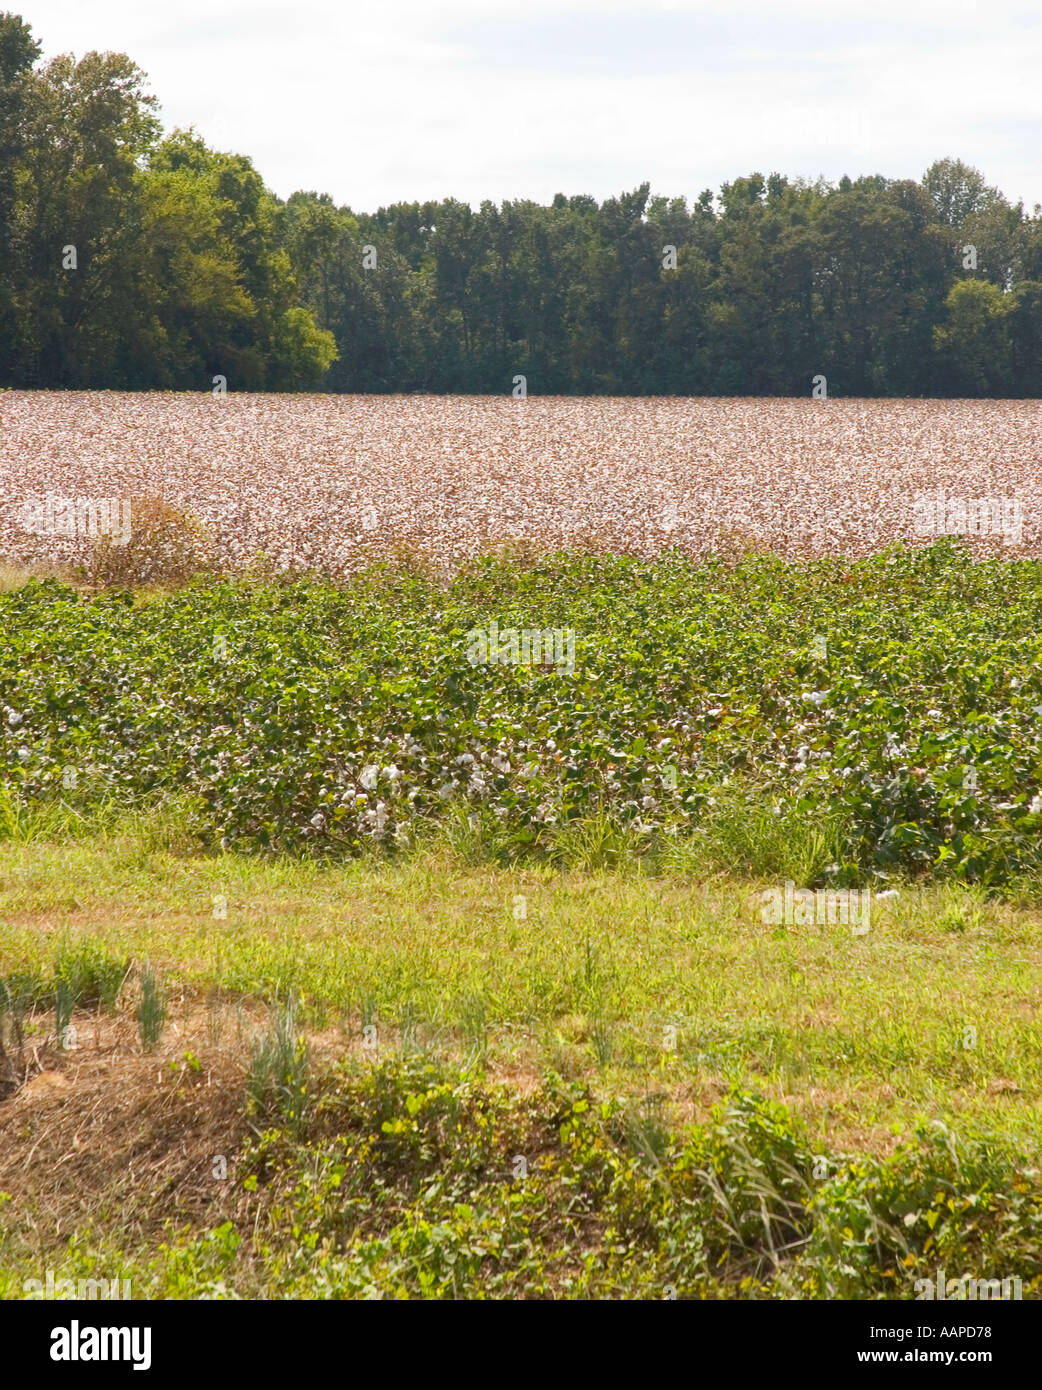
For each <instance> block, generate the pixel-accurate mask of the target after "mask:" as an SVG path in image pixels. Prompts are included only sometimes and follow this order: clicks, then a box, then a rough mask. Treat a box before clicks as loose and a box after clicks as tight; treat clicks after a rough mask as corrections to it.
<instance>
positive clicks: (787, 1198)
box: [0, 817, 1042, 1297]
mask: <svg viewBox="0 0 1042 1390" xmlns="http://www.w3.org/2000/svg"><path fill="white" fill-rule="evenodd" d="M174 832H175V827H174V826H172V825H171V824H170V823H169V821H166V822H164V820H163V818H162V817H159V818H155V819H154V820H153V822H152V823H151V825H150V826H149V825H148V818H147V817H139V818H137V820H136V821H134V822H132V823H127V822H124V823H123V825H122V826H121V827H119V826H116V827H110V829H109V830H108V831H106V832H104V833H102V832H95V833H94V834H93V835H87V834H84V835H83V836H82V837H81V838H80V839H78V840H75V841H69V840H65V841H61V842H55V841H53V840H50V839H48V838H47V837H46V836H42V837H41V836H37V837H36V838H29V839H21V840H13V839H8V840H7V841H4V842H2V843H0V884H2V888H0V977H3V978H5V979H6V980H7V982H8V993H9V995H11V997H13V989H14V987H17V988H20V989H21V990H22V995H21V997H22V1001H23V1002H22V1008H21V1015H20V1020H21V1028H22V1030H23V1032H24V1035H25V1036H24V1046H23V1048H22V1049H21V1053H20V1054H19V1055H20V1056H21V1059H22V1061H23V1063H24V1061H25V1058H26V1057H27V1056H30V1055H35V1057H36V1058H37V1065H36V1066H35V1067H34V1066H32V1065H29V1066H25V1067H24V1070H23V1073H22V1075H21V1084H20V1087H19V1088H18V1089H16V1090H15V1091H14V1094H13V1095H11V1096H10V1097H9V1099H8V1100H7V1101H6V1102H4V1103H3V1104H0V1151H5V1152H6V1158H0V1194H3V1193H5V1192H6V1193H8V1194H9V1195H10V1197H11V1201H10V1202H8V1203H5V1202H4V1198H3V1196H2V1195H0V1241H2V1242H3V1243H2V1244H0V1291H2V1290H3V1289H4V1288H5V1287H6V1289H7V1292H8V1294H9V1296H16V1295H17V1291H18V1289H20V1287H21V1282H22V1281H23V1280H24V1279H28V1278H38V1277H40V1276H39V1263H40V1258H41V1252H43V1253H44V1254H45V1255H46V1260H47V1263H48V1267H54V1268H55V1269H56V1270H58V1271H59V1275H58V1277H71V1278H76V1277H86V1276H87V1275H89V1273H90V1271H93V1273H94V1274H95V1275H98V1274H99V1271H101V1272H104V1273H105V1275H106V1276H107V1277H110V1278H114V1277H116V1275H117V1274H119V1275H120V1276H121V1277H129V1278H131V1280H132V1283H133V1284H134V1285H135V1286H136V1288H137V1289H138V1290H139V1291H141V1290H143V1291H144V1292H137V1293H136V1294H135V1296H137V1297H140V1296H148V1297H181V1296H211V1297H213V1296H216V1297H222V1296H228V1295H230V1294H231V1293H232V1292H234V1293H236V1294H237V1295H239V1296H267V1297H316V1296H317V1297H323V1296H337V1297H376V1296H379V1297H460V1296H490V1297H498V1296H519V1295H521V1296H528V1297H540V1296H554V1297H571V1296H633V1297H663V1296H667V1297H671V1296H672V1292H669V1293H666V1294H665V1295H664V1294H663V1292H662V1289H663V1288H668V1289H669V1290H671V1291H675V1290H677V1289H679V1291H680V1292H679V1296H681V1297H698V1296H710V1295H711V1296H725V1297H782V1296H784V1297H793V1296H796V1297H822V1296H832V1297H835V1296H854V1297H888V1296H897V1297H908V1296H911V1295H910V1292H909V1289H910V1281H912V1280H913V1278H919V1277H920V1276H921V1277H930V1278H932V1277H933V1271H934V1267H935V1265H936V1263H937V1260H938V1258H940V1257H939V1255H938V1251H941V1250H942V1245H943V1242H942V1235H943V1231H944V1230H945V1229H947V1230H948V1235H947V1236H946V1237H945V1239H947V1240H948V1245H947V1246H944V1247H943V1249H944V1250H945V1251H947V1253H945V1254H944V1259H941V1263H942V1264H944V1260H947V1261H948V1264H947V1265H946V1266H945V1267H946V1268H949V1269H955V1268H956V1264H957V1261H958V1260H960V1259H961V1260H962V1261H963V1263H962V1265H960V1266H959V1273H960V1274H961V1273H963V1272H966V1273H971V1274H973V1275H974V1276H977V1275H980V1274H991V1273H999V1274H1002V1275H1003V1276H1006V1275H1012V1274H1017V1275H1018V1277H1021V1274H1022V1273H1023V1272H1024V1271H1029V1267H1030V1266H1031V1261H1032V1260H1034V1261H1035V1268H1037V1267H1038V1255H1039V1244H1040V1243H1039V1239H1038V1235H1037V1232H1038V1229H1039V1227H1040V1226H1042V1214H1040V1213H1042V1193H1039V1194H1036V1193H1035V1188H1034V1186H1033V1182H1034V1180H1033V1179H1032V1178H1031V1176H1030V1175H1031V1173H1032V1171H1033V1168H1034V1166H1035V1165H1037V1164H1038V1161H1039V1136H1040V1134H1042V1125H1040V1120H1042V1046H1040V1043H1042V1036H1040V1025H1039V1023H1038V1005H1039V1002H1040V1000H1042V945H1040V942H1039V933H1038V916H1037V913H1036V912H1035V911H1034V910H1033V909H1032V908H1024V907H1018V906H1016V905H1013V904H1011V903H1008V902H1007V903H1003V902H1000V901H998V900H995V899H991V898H988V897H987V896H986V895H984V894H983V893H982V892H981V891H980V890H979V889H974V888H972V887H967V886H964V885H953V884H947V885H943V886H938V885H934V886H923V885H917V886H906V887H904V888H902V889H901V891H900V893H899V896H898V897H897V898H896V899H890V900H886V901H884V902H882V903H877V904H874V915H873V918H872V922H871V929H870V931H869V932H868V934H867V935H865V936H863V937H856V936H854V935H853V934H852V933H851V931H850V930H849V928H845V927H841V926H839V927H827V926H826V927H798V926H788V927H781V928H779V927H776V926H772V925H770V924H768V923H765V922H764V921H763V920H762V919H761V912H760V896H759V894H760V891H761V890H762V887H763V883H762V882H759V881H754V880H751V879H738V878H731V877H727V876H724V875H717V876H715V877H711V878H708V879H705V878H703V879H695V878H692V877H691V876H689V875H685V874H683V873H680V872H676V871H673V872H663V873H659V874H657V875H655V876H651V875H649V874H648V873H647V872H646V871H645V870H644V866H643V861H641V860H639V859H638V860H634V859H632V858H626V857H625V856H623V857H622V858H621V859H619V860H618V861H617V862H615V865H614V867H613V868H611V869H602V868H584V869H567V868H565V869H559V868H554V867H552V866H550V865H544V866H540V867H538V868H531V867H530V868H516V867H515V868H512V869H510V868H502V867H498V866H495V865H489V864H487V863H484V864H482V863H474V862H471V859H470V857H469V856H468V855H466V854H464V855H462V856H461V855H460V854H459V853H458V852H457V849H454V848H453V847H452V844H451V841H450V838H449V837H446V839H445V840H444V841H443V842H441V843H440V845H439V844H436V843H429V844H428V845H426V846H425V847H424V848H423V849H422V850H419V849H418V850H416V851H415V852H414V853H413V855H412V856H410V857H404V858H402V859H401V860H399V861H398V862H390V861H387V860H378V859H362V860H358V861H352V862H349V863H347V864H338V865H329V864H324V865H323V864H320V863H316V862H309V861H301V860H290V859H286V858H282V859H274V860H270V861H267V862H264V861H258V860H256V859H247V858H242V857H239V856H235V855H231V854H226V855H217V856H213V855H204V854H200V853H192V852H186V849H185V845H186V843H187V842H188V841H190V836H186V834H185V833H174ZM182 832H183V828H182ZM220 897H223V898H224V899H225V900H226V903H227V916H226V917H215V915H214V911H215V909H214V907H213V903H214V899H215V898H220ZM134 981H137V983H136V984H135V983H134ZM56 992H57V993H58V994H59V995H60V997H61V1000H62V1004H61V1008H62V1009H64V1010H65V1011H66V1013H67V1014H68V1015H69V1016H70V1017H71V1019H72V1023H73V1035H74V1036H75V1037H77V1038H78V1039H79V1042H78V1044H77V1045H76V1047H75V1048H74V1049H73V1050H68V1049H61V1048H60V1047H59V1038H58V1036H57V1033H56V1029H55V1012H54V1009H55V998H56ZM150 999H151V1003H150V1002H149V1000H150ZM164 1001H165V1004H164ZM135 1002H137V1009H136V1019H137V1020H140V1024H141V1026H140V1029H139V1027H138V1026H137V1023H136V1021H135ZM164 1007H165V1009H166V1017H165V1022H164V1023H163V1026H162V1029H161V1030H160V1028H159V1026H158V1025H159V1022H160V1021H161V1015H162V1010H163V1008H164ZM65 1023H66V1025H67V1024H68V1018H66V1019H65ZM6 1036H7V1037H8V1044H9V1045H8V1055H9V1057H14V1055H15V1047H14V1033H13V1032H12V1030H11V1029H10V1027H9V1028H8V1030H7V1034H6ZM40 1068H42V1071H41V1070H40ZM45 1086H46V1088H47V1089H46V1093H44V1091H43V1088H44V1087H45ZM117 1091H118V1096H117ZM52 1092H53V1094H52ZM19 1107H21V1108H20V1109H19ZM49 1107H50V1108H49ZM121 1107H122V1108H121ZM764 1107H766V1109H765V1108H764ZM5 1112H6V1114H5ZM182 1112H183V1113H182ZM88 1115H89V1116H90V1117H92V1118H91V1123H90V1124H86V1122H85V1120H84V1117H85V1116H88ZM102 1122H103V1130H104V1132H103V1133H96V1135H95V1138H94V1140H93V1143H94V1145H95V1147H96V1149H97V1152H95V1151H93V1150H92V1149H91V1143H92V1141H91V1138H90V1135H91V1133H92V1132H93V1126H97V1125H98V1124H102ZM750 1125H752V1126H753V1128H754V1130H755V1131H756V1132H755V1134H754V1135H753V1137H752V1138H750V1134H749V1132H748V1130H749V1126H750ZM74 1129H75V1130H76V1132H77V1133H80V1132H84V1133H86V1134H87V1135H88V1138H87V1141H86V1145H85V1150H86V1151H87V1152H86V1153H85V1155H81V1156H80V1157H79V1158H78V1160H77V1162H79V1163H80V1164H82V1165H83V1172H82V1174H80V1175H79V1176H77V1175H76V1170H75V1168H74V1169H70V1170H69V1175H68V1181H69V1182H70V1184H72V1186H71V1187H70V1190H69V1191H68V1192H67V1193H65V1194H64V1196H63V1195H62V1184H61V1182H60V1181H57V1182H56V1181H55V1180H54V1178H53V1176H48V1173H49V1172H50V1173H53V1169H50V1168H49V1167H48V1165H47V1164H46V1162H45V1163H43V1164H42V1165H41V1163H40V1159H41V1158H43V1157H44V1154H45V1152H46V1150H44V1151H43V1152H41V1153H37V1154H36V1159H35V1160H34V1161H33V1162H32V1163H29V1164H28V1165H27V1164H26V1161H25V1160H26V1158H27V1156H29V1155H30V1153H33V1152H35V1147H34V1146H38V1145H41V1144H44V1143H45V1142H46V1143H50V1144H51V1145H54V1146H56V1148H55V1150H54V1152H55V1154H63V1153H65V1152H67V1143H68V1134H69V1133H70V1132H71V1131H72V1130H74ZM121 1135H122V1136H123V1137H122V1138H121V1137H120V1136H121ZM121 1144H122V1145H124V1146H125V1148H126V1151H127V1153H128V1154H137V1155H138V1158H137V1159H123V1158H121V1156H120V1155H121V1152H122V1150H121V1147H120V1146H121ZM706 1146H708V1148H707V1147H706ZM714 1146H715V1147H714ZM757 1146H759V1148H757ZM953 1146H954V1147H953ZM142 1153H145V1154H147V1155H149V1156H150V1157H149V1161H152V1162H153V1164H154V1172H153V1173H152V1174H151V1176H149V1175H148V1174H147V1173H143V1172H142V1168H141V1162H142V1160H141V1158H140V1155H141V1154H142ZM953 1153H955V1154H956V1155H958V1154H962V1155H963V1157H961V1158H959V1157H956V1158H955V1159H952V1154H953ZM981 1154H983V1155H984V1156H983V1157H981ZM974 1155H977V1156H976V1157H974ZM519 1157H520V1158H522V1159H523V1160H524V1162H523V1164H522V1166H521V1167H520V1168H519V1167H518V1159H519ZM953 1163H954V1167H953V1166H952V1164H953ZM945 1164H947V1165H948V1167H947V1168H945V1167H944V1165H945ZM973 1164H977V1165H978V1169H979V1171H977V1170H975V1169H973ZM981 1165H983V1166H981ZM222 1167H223V1170H224V1171H225V1173H226V1174H229V1173H230V1176H226V1177H225V1178H224V1179H220V1180H218V1179H217V1178H215V1177H211V1172H213V1173H217V1172H218V1171H220V1170H221V1169H222ZM493 1170H494V1173H493ZM515 1170H516V1171H517V1172H522V1173H523V1174H524V1175H525V1176H524V1177H523V1179H520V1178H517V1177H516V1173H515ZM693 1173H696V1174H701V1177H699V1178H697V1180H696V1178H695V1177H693V1176H692V1174H693ZM815 1173H816V1174H817V1177H815V1176H814V1175H815ZM490 1174H492V1176H490ZM504 1174H508V1175H510V1181H509V1182H507V1183H506V1185H504V1184H505V1179H504V1176H503V1175H504ZM1024 1174H1027V1176H1026V1177H1025V1176H1024ZM656 1175H658V1176H656ZM692 1184H694V1185H693V1186H692ZM895 1184H896V1186H895ZM902 1184H903V1186H902ZM909 1184H911V1186H912V1187H913V1188H914V1189H915V1192H914V1194H913V1196H908V1195H907V1193H906V1192H905V1188H907V1187H908V1185H909ZM1018 1184H1020V1185H1021V1187H1020V1188H1018V1186H1017V1185H1018ZM1021 1188H1022V1189H1023V1191H1021ZM926 1189H930V1191H929V1192H927V1191H926ZM569 1192H570V1193H572V1196H571V1197H568V1196H567V1194H568V1193H569ZM895 1192H897V1193H898V1195H897V1196H895ZM825 1193H827V1196H828V1200H827V1201H825V1197H824V1196H823V1194H825ZM685 1194H686V1195H685ZM900 1194H905V1195H900ZM915 1194H918V1195H915ZM924 1194H925V1195H924ZM937 1194H940V1195H941V1196H942V1197H943V1198H944V1201H950V1202H951V1203H952V1206H951V1207H950V1208H945V1209H944V1211H943V1212H942V1215H943V1216H944V1217H945V1219H946V1220H947V1221H948V1222H949V1226H948V1227H945V1228H939V1229H938V1231H937V1232H935V1223H936V1220H937V1214H936V1212H935V1211H934V1209H933V1207H932V1206H931V1203H932V1202H933V1200H934V1196H935V1195H937ZM1036 1195H1037V1197H1038V1209H1037V1210H1036V1207H1035V1205H1034V1203H1035V1200H1036ZM913 1198H914V1200H913ZM971 1199H972V1200H971ZM895 1203H896V1204H897V1206H895ZM917 1203H918V1205H917ZM974 1203H976V1204H977V1205H976V1206H974V1205H973V1204H974ZM1010 1203H1013V1206H1012V1207H1010V1206H1009V1204H1010ZM1018 1203H1020V1204H1021V1205H1018ZM576 1204H578V1205H576ZM924 1204H925V1205H924ZM967 1204H970V1205H967ZM996 1204H998V1205H996ZM1025 1204H1026V1205H1025ZM898 1208H899V1209H898ZM582 1211H587V1215H586V1216H585V1217H581V1213H582ZM765 1212H767V1213H768V1216H767V1217H764V1213H765ZM772 1213H773V1214H772ZM895 1213H896V1214H895ZM967 1213H968V1214H967ZM957 1216H958V1220H957V1219H956V1217H957ZM580 1217H581V1219H580ZM906 1217H909V1218H910V1219H911V1226H915V1225H916V1223H917V1222H920V1218H921V1222H920V1224H922V1222H925V1223H927V1224H925V1225H923V1226H922V1230H919V1229H918V1227H916V1229H915V1230H911V1229H910V1227H909V1223H907V1222H906V1221H905V1218H906ZM56 1218H57V1219H56ZM859 1222H860V1223H861V1224H860V1225H859ZM837 1223H839V1224H837ZM989 1223H990V1224H989ZM630 1228H632V1229H630ZM626 1230H629V1231H630V1234H629V1235H625V1231H626ZM868 1230H870V1231H872V1232H875V1234H874V1235H872V1236H871V1239H869V1236H867V1235H866V1234H865V1231H868ZM47 1232H50V1233H51V1234H47ZM57 1232H60V1235H58V1234H56V1233H57ZM495 1232H499V1233H500V1235H499V1236H495V1234H494V1233H495ZM881 1232H882V1233H883V1234H882V1235H880V1233H881ZM886 1232H889V1233H890V1234H889V1235H886ZM955 1232H958V1233H959V1234H958V1238H956V1234H953V1233H955ZM620 1233H621V1234H620ZM935 1235H936V1239H935ZM884 1237H885V1239H884ZM913 1237H914V1238H913ZM496 1240H501V1241H503V1242H505V1245H504V1246H503V1248H500V1247H497V1245H496ZM620 1241H621V1242H622V1243H621V1244H620ZM628 1241H636V1242H637V1244H638V1245H640V1246H641V1248H642V1249H643V1250H644V1255H643V1256H642V1260H643V1263H640V1264H639V1271H640V1272H639V1273H638V1272H635V1269H634V1268H631V1267H630V1265H629V1264H627V1262H626V1261H625V1260H623V1259H622V1258H621V1257H620V1254H619V1252H620V1250H622V1249H623V1248H627V1242H628ZM880 1241H883V1245H880V1244H879V1242H880ZM591 1242H592V1244H591ZM866 1242H867V1244H866ZM887 1242H889V1244H887ZM902 1242H903V1243H902ZM989 1242H990V1243H989ZM884 1245H885V1247H886V1249H885V1252H884V1249H883V1246H884ZM855 1246H856V1247H857V1248H856V1249H855V1248H854V1247H855ZM507 1247H509V1251H507ZM645 1247H646V1248H645ZM848 1247H850V1248H848ZM924 1247H925V1248H924ZM497 1250H498V1253H497ZM866 1250H867V1251H868V1252H869V1254H867V1255H866V1253H865V1252H866ZM859 1251H860V1253H859ZM1003 1251H1005V1252H1007V1253H1006V1254H1005V1255H1003V1254H1002V1252H1003ZM294 1252H295V1253H294ZM1003 1258H1004V1259H1005V1263H1004V1264H1003V1263H1001V1260H1002V1259H1003ZM859 1261H860V1262H861V1265H863V1266H864V1267H863V1268H862V1267H861V1265H859ZM866 1261H867V1263H866ZM982 1261H983V1262H984V1263H983V1264H981V1262H982ZM844 1271H845V1272H844ZM1025 1277H1026V1280H1027V1289H1028V1293H1027V1296H1029V1297H1030V1296H1032V1291H1033V1289H1034V1285H1033V1284H1032V1283H1031V1277H1030V1272H1028V1273H1027V1274H1026V1275H1025Z"/></svg>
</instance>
